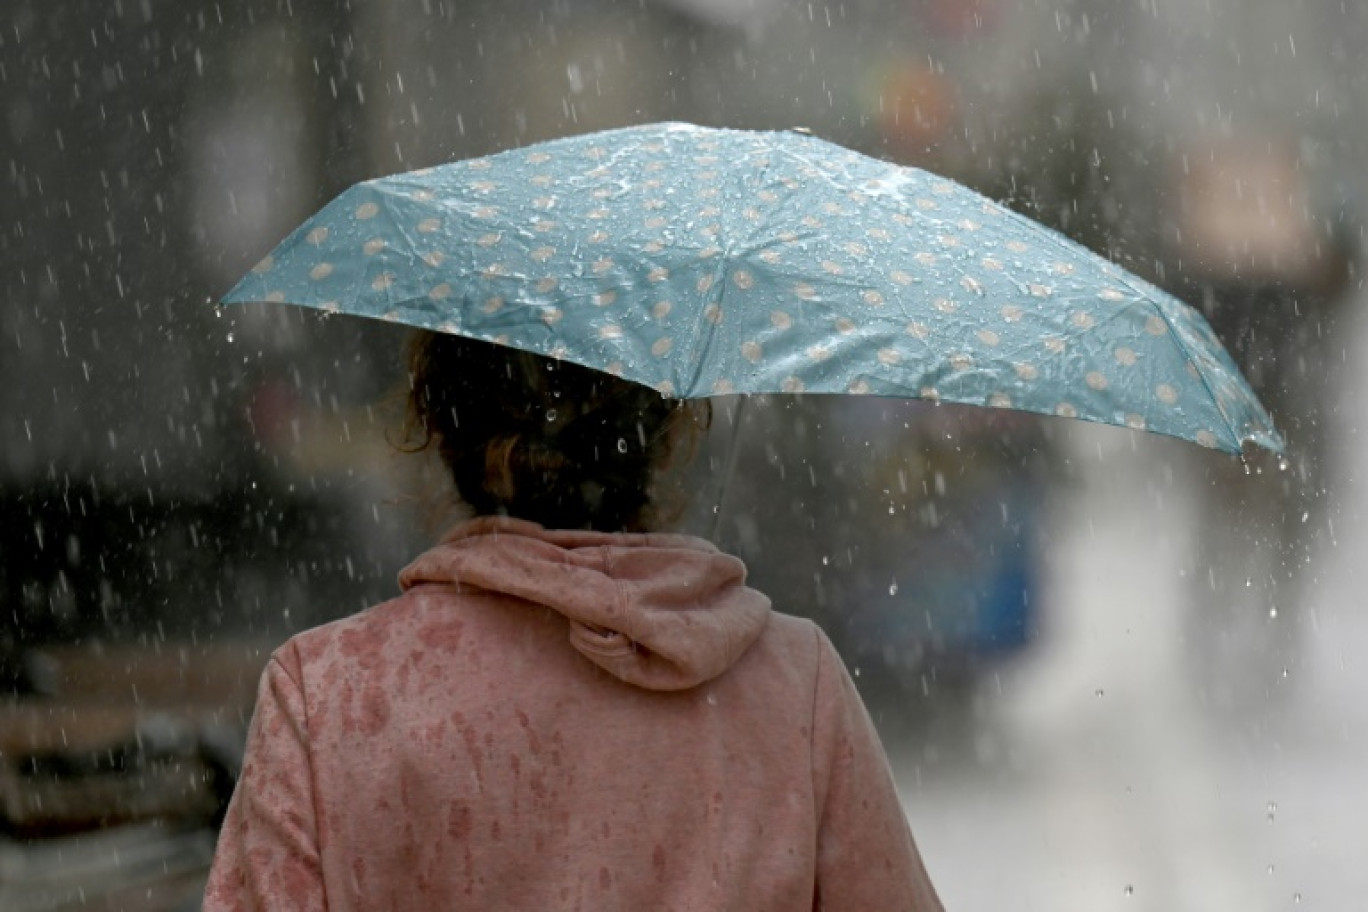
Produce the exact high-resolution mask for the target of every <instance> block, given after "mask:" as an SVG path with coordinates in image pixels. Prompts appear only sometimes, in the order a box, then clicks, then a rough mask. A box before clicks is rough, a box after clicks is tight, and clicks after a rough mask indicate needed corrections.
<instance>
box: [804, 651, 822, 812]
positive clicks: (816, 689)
mask: <svg viewBox="0 0 1368 912" xmlns="http://www.w3.org/2000/svg"><path fill="white" fill-rule="evenodd" d="M812 640H813V644H814V645H815V646H816V647H817V673H816V674H815V675H813V676H812V678H813V682H812V715H811V718H810V719H809V721H808V778H809V779H810V780H811V781H812V793H813V794H812V797H813V805H814V806H813V811H814V812H815V813H816V816H817V819H818V821H819V823H818V826H819V827H820V820H821V813H822V809H821V808H820V807H817V806H816V803H817V800H816V799H817V703H818V700H819V699H820V696H821V693H822V665H823V662H822V658H823V653H824V652H825V650H823V649H822V631H821V628H819V627H818V626H817V625H816V624H813V625H812ZM822 797H823V803H825V798H826V796H825V794H824V795H823V796H822Z"/></svg>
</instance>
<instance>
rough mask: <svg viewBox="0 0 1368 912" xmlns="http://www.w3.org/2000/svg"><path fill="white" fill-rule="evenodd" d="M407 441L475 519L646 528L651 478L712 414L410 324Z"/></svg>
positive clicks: (613, 380)
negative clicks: (439, 466)
mask: <svg viewBox="0 0 1368 912" xmlns="http://www.w3.org/2000/svg"><path fill="white" fill-rule="evenodd" d="M408 362H409V381H410V389H409V397H408V422H407V439H408V440H409V441H410V443H411V446H410V449H412V450H414V451H417V450H423V449H426V448H428V447H429V446H434V445H435V447H436V450H437V453H438V455H440V456H441V459H442V462H443V463H444V464H445V466H446V468H447V470H448V471H449V472H450V474H451V479H452V481H453V482H455V485H456V492H457V494H458V495H459V496H460V498H461V500H463V501H465V503H466V504H467V505H469V506H470V508H471V509H472V510H474V512H475V514H476V515H479V516H486V515H509V516H515V517H517V518H519V519H526V520H531V521H532V522H536V523H539V524H541V525H542V526H545V527H547V528H554V529H583V528H588V529H598V530H601V531H606V532H617V531H629V532H641V531H650V530H652V529H654V528H655V527H657V525H658V524H660V523H662V522H663V521H664V520H665V519H667V518H668V517H666V516H664V515H663V514H662V511H661V510H659V509H658V506H659V505H658V504H657V503H656V502H655V501H656V500H658V499H659V498H657V497H656V496H655V494H656V492H655V491H654V490H653V484H652V482H653V481H654V479H655V477H656V475H657V473H658V472H659V471H661V470H663V469H664V468H665V467H666V466H667V465H669V463H670V462H671V460H672V457H673V456H675V455H676V451H677V450H681V449H682V450H683V451H685V452H687V453H688V454H689V455H692V450H693V446H694V444H695V443H696V441H697V438H698V436H699V434H700V432H701V431H703V430H704V429H706V428H707V426H708V423H709V421H710V419H711V414H712V412H711V408H710V406H709V405H708V403H707V402H684V401H680V400H673V399H666V398H664V397H663V396H661V395H660V393H658V392H656V391H655V390H653V389H650V388H649V387H646V386H642V385H640V384H637V383H632V382H630V381H627V380H622V379H619V378H617V377H614V376H612V375H610V374H606V373H602V372H600V371H596V370H592V369H590V368H586V367H581V366H580V365H578V364H574V363H572V362H569V361H556V360H553V359H551V358H546V357H543V356H541V355H536V354H532V353H531V352H525V351H520V350H518V349H512V348H507V347H504V346H500V345H494V344H493V343H490V342H482V341H479V340H476V339H467V338H464V337H461V336H454V335H448V334H442V333H433V332H428V331H426V330H420V331H418V332H416V333H415V334H414V336H413V337H412V339H411V340H410V343H409V355H408Z"/></svg>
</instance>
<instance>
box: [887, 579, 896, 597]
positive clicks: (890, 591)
mask: <svg viewBox="0 0 1368 912" xmlns="http://www.w3.org/2000/svg"><path fill="white" fill-rule="evenodd" d="M888 594H889V595H897V594H898V581H897V580H894V581H893V582H891V583H889V585H888Z"/></svg>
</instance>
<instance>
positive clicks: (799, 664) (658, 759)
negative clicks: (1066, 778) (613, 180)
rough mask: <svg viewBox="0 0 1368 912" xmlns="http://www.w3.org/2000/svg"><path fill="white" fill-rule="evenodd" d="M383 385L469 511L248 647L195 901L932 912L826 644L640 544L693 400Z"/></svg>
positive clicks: (471, 378) (513, 364)
mask: <svg viewBox="0 0 1368 912" xmlns="http://www.w3.org/2000/svg"><path fill="white" fill-rule="evenodd" d="M410 367H411V372H412V373H411V376H412V393H411V396H410V417H411V420H412V425H411V426H412V427H414V428H416V429H417V431H418V434H419V441H420V445H421V446H426V445H428V444H429V443H431V444H434V445H435V446H436V448H437V451H438V453H439V454H440V455H441V458H442V460H443V462H444V463H445V465H446V467H447V468H448V469H449V471H450V473H451V476H452V479H453V481H454V482H455V485H456V490H457V492H458V494H459V495H460V497H461V499H462V500H463V501H464V502H465V503H466V504H467V505H468V506H469V507H470V508H471V509H472V511H473V512H474V513H475V518H474V519H472V520H470V521H469V522H467V523H465V524H463V525H460V526H457V527H456V528H455V529H454V530H452V531H451V532H450V533H448V534H447V536H446V537H445V538H444V539H443V541H442V542H441V543H440V544H439V545H437V547H435V548H433V549H432V550H431V551H428V552H427V553H426V554H424V555H422V556H421V557H419V558H418V559H417V560H416V561H415V562H414V563H412V564H411V565H410V566H409V567H408V568H406V569H405V570H404V571H403V573H402V574H401V575H400V585H401V587H402V589H403V594H402V595H401V596H400V597H399V598H397V599H395V600H393V601H390V602H387V603H385V604H383V605H379V606H376V607H374V608H371V609H369V610H368V611H365V612H362V613H361V614H359V615H357V616H355V617H352V618H348V619H346V620H343V621H339V622H336V623H333V624H329V625H327V626H324V627H320V628H318V629H315V630H311V631H308V632H305V633H302V634H300V635H298V636H296V637H294V638H293V639H292V640H290V641H289V642H288V643H286V644H285V645H284V646H283V647H281V648H280V649H279V650H278V651H277V652H276V653H275V655H274V656H273V658H272V659H271V661H270V664H269V665H268V667H267V669H266V672H265V674H264V676H263V679H262V683H261V689H260V693H259V697H258V702H257V708H256V713H255V715H254V717H253V722H252V731H251V735H250V739H249V742H248V749H247V760H246V763H245V767H244V770H243V774H242V779H241V781H240V782H239V784H238V788H237V792H236V794H235V796H234V798H233V802H232V805H231V807H230V808H229V811H228V816H227V819H226V820H225V822H224V826H223V831H222V835H221V838H220V842H219V848H218V854H217V856H216V858H215V860H214V866H213V870H212V872H211V875H210V879H209V886H208V891H207V895H206V901H205V907H204V908H205V909H206V910H210V912H213V910H221V909H284V908H289V909H323V908H328V909H333V910H347V909H401V908H413V909H418V908H422V909H428V908H432V909H482V910H483V909H535V910H546V909H586V910H589V909H592V910H612V909H621V910H634V912H635V910H642V909H674V910H720V909H735V910H745V912H762V910H794V909H829V910H836V909H850V910H861V912H865V910H878V912H893V910H935V909H940V904H939V902H938V900H937V899H936V896H935V893H934V891H933V890H932V887H931V885H930V882H929V881H928V879H927V876H926V873H925V871H924V870H923V867H922V864H921V860H920V858H919V857H918V854H917V850H916V848H915V846H914V844H913V841H912V837H911V834H910V832H909V830H908V827H907V823H906V821H905V819H904V817H903V814H902V810H901V806H900V804H899V802H898V797H897V794H896V793H895V791H894V788H893V784H892V780H891V777H890V775H889V770H888V764H887V761H886V760H885V758H884V755H883V752H882V749H881V748H880V746H879V742H878V739H877V736H876V735H875V733H874V730H873V728H872V726H871V724H870V722H869V719H868V716H867V715H866V713H865V711H864V708H863V707H862V706H861V704H860V701H859V698H858V696H857V695H856V693H855V690H854V687H853V686H852V684H851V681H850V678H849V676H848V675H847V673H846V671H845V668H844V667H843V665H842V664H841V661H840V659H839V658H838V657H837V655H836V653H835V651H834V650H833V649H832V647H831V645H830V643H829V642H828V641H827V639H826V637H825V636H823V634H822V633H821V632H820V631H819V630H818V629H817V628H816V627H815V626H814V625H812V624H811V623H810V622H807V621H803V620H798V619H796V618H792V617H787V616H785V615H782V614H778V613H774V612H772V611H771V610H770V605H769V600H768V599H766V598H765V597H764V596H763V595H761V594H760V593H759V592H756V591H755V590H753V589H750V588H747V587H746V585H745V567H744V566H743V565H742V564H741V562H740V561H739V560H737V559H736V558H734V557H730V556H728V555H725V554H722V553H720V552H719V551H717V550H716V549H715V548H714V547H713V546H712V545H710V544H708V543H707V542H704V541H701V540H698V539H694V538H689V537H685V536H679V535H665V534H659V533H657V532H654V531H653V530H654V529H655V528H656V527H657V526H658V525H659V523H660V522H661V504H659V503H655V502H654V501H653V497H652V495H653V493H654V492H653V488H652V479H653V478H654V477H656V475H657V473H658V472H660V471H661V470H663V469H664V468H666V466H667V465H668V463H669V462H670V460H671V457H673V456H675V455H677V454H678V453H679V452H681V451H683V450H686V449H687V448H689V447H690V445H691V443H692V440H691V439H690V438H691V437H692V436H693V435H694V434H696V433H697V432H698V431H699V430H700V429H701V428H702V427H703V426H705V424H706V407H704V409H703V410H700V408H699V407H698V406H684V405H680V404H678V403H675V402H672V401H670V400H666V399H662V398H661V397H660V396H659V395H658V394H657V393H655V392H654V391H651V390H648V389H646V388H645V387H641V386H637V385H635V384H631V383H626V382H624V381H620V380H617V379H615V378H613V377H611V376H608V375H605V374H600V373H597V372H593V371H590V370H587V369H585V368H581V367H577V366H575V365H572V364H569V363H556V362H552V361H549V360H547V359H543V358H539V357H537V356H534V355H529V354H525V353H521V352H516V351H513V350H509V349H504V348H499V347H495V346H492V345H489V344H486V343H482V342H475V341H471V340H467V339H461V338H458V337H454V336H445V335H433V334H421V335H420V336H419V337H418V338H417V340H416V344H415V345H414V347H413V349H412V353H411V363H410ZM658 499H659V498H655V500H658Z"/></svg>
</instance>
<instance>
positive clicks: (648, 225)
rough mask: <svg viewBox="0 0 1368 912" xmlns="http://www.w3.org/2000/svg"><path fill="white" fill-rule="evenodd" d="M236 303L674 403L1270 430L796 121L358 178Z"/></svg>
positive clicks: (1230, 395)
mask: <svg viewBox="0 0 1368 912" xmlns="http://www.w3.org/2000/svg"><path fill="white" fill-rule="evenodd" d="M246 301H280V302H288V303H292V304H297V305H304V306H309V307H315V308H320V309H322V310H324V311H330V312H339V311H340V312H346V313H351V314H360V315H364V316H369V317H376V318H379V319H383V320H390V321H398V322H401V323H405V324H409V325H413V326H418V327H425V328H428V329H433V330H438V331H442V332H451V333H458V334H462V335H465V336H470V337H473V338H479V339H485V340H489V341H492V342H496V343H499V344H503V345H509V346H513V347H516V348H521V349H526V350H529V351H533V352H538V353H541V354H545V355H549V356H551V357H555V358H562V359H568V360H571V361H574V362H576V363H579V364H583V365H586V366H589V367H593V368H597V369H601V370H605V371H609V372H612V373H614V374H617V375H619V376H622V377H625V378H627V379H629V380H634V381H637V382H639V383H643V384H646V385H649V386H653V387H655V388H657V389H659V390H660V392H661V393H662V394H663V395H667V396H674V397H680V398H694V397H701V396H711V395H720V394H728V393H799V392H806V393H841V394H865V395H878V396H898V397H912V398H922V399H930V400H934V401H944V402H958V403H967V404H973V405H980V406H987V407H992V408H1010V409H1017V410H1021V411H1027V412H1037V413H1042V414H1050V415H1062V416H1065V417H1072V418H1082V419H1087V420H1091V421H1098V422H1105V423H1108V424H1114V425H1120V426H1125V427H1131V428H1143V429H1146V430H1149V431H1153V432H1156V433H1160V434H1167V435H1172V436H1176V437H1181V438H1185V439H1188V440H1194V441H1196V442H1197V443H1200V444H1202V445H1204V446H1208V447H1212V448H1217V449H1222V450H1225V451H1228V452H1232V453H1238V452H1240V450H1241V445H1242V443H1244V442H1245V441H1252V442H1254V443H1256V444H1259V445H1262V446H1264V447H1267V448H1269V449H1272V450H1274V451H1281V449H1282V440H1281V438H1280V437H1279V435H1278V433H1277V432H1276V431H1275V430H1274V428H1273V425H1272V422H1271V420H1270V418H1269V416H1268V414H1267V412H1266V411H1265V410H1264V409H1263V407H1262V406H1261V405H1260V404H1259V402H1258V400H1257V399H1256V397H1255V396H1254V394H1253V392H1252V391H1251V390H1250V389H1249V387H1248V385H1247V384H1246V383H1245V381H1244V379H1243V378H1242V377H1241V376H1240V373H1239V370H1238V369H1237V368H1236V367H1235V365H1234V363H1233V362H1232V361H1231V359H1230V357H1229V356H1228V355H1227V354H1226V352H1225V351H1224V349H1222V348H1221V346H1220V344H1219V342H1217V340H1216V338H1215V336H1214V335H1213V334H1212V332H1211V330H1210V328H1209V327H1208V326H1207V324H1206V322H1205V320H1203V319H1202V317H1201V316H1200V315H1199V314H1198V313H1197V312H1196V311H1194V310H1193V309H1191V308H1190V307H1188V306H1187V305H1185V304H1183V303H1182V302H1180V301H1178V300H1177V299H1175V298H1173V297H1171V296H1170V295H1168V294H1166V293H1165V292H1163V291H1161V290H1160V289H1158V288H1156V287H1155V286H1153V285H1151V284H1149V283H1147V282H1145V281H1144V280H1142V279H1140V278H1139V277H1137V276H1135V275H1132V274H1130V273H1128V272H1126V271H1125V270H1123V269H1120V268H1119V267H1117V266H1115V265H1114V264H1112V263H1111V262H1109V261H1107V260H1105V259H1103V258H1101V257H1099V256H1097V255H1095V254H1093V253H1091V252H1090V251H1088V250H1086V249H1085V248H1083V247H1081V246H1079V245H1077V244H1075V243H1073V242H1071V241H1069V240H1068V239H1066V238H1064V237H1063V236H1061V235H1059V234H1058V233H1056V232H1054V231H1052V230H1050V229H1048V228H1045V227H1043V226H1041V225H1039V224H1037V223H1035V222H1033V221H1031V220H1029V219H1027V218H1024V217H1022V216H1020V215H1017V214H1016V213H1013V212H1011V211H1010V210H1008V209H1006V208H1005V207H1003V206H1001V205H999V204H998V203H995V202H993V201H991V200H989V199H987V198H985V197H983V196H980V195H979V194H977V193H975V192H973V191H971V190H969V189H966V188H965V187H963V186H960V185H959V184H956V183H954V182H952V181H950V180H947V179H944V178H941V177H938V176H936V175H933V174H930V173H927V172H924V171H920V170H917V169H914V168H908V167H901V166H898V165H893V164H889V163H886V162H881V161H877V160H875V159H871V158H868V157H866V156H864V155H860V154H858V153H856V152H853V151H850V150H848V149H845V148H842V147H840V146H837V145H833V144H831V143H827V142H824V141H822V140H820V139H817V138H815V137H813V136H810V135H808V134H806V133H805V132H802V131H787V132H751V131H741V130H723V129H710V128H704V127H697V126H692V125H689V124H679V123H665V124H653V125H647V126H638V127H629V128H625V129H620V130H612V131H606V132H601V133H593V134H587V135H583V136H576V137H571V138H567V139H560V140H555V141H552V142H547V143H542V144H539V145H535V146H530V147H528V148H524V149H516V150H512V151H507V152H502V153H499V154H495V155H490V156H488V157H484V158H477V159H473V160H468V161H459V162H454V163H451V164H447V165H442V166H439V167H435V168H426V169H422V170H419V171H413V172H409V173H404V174H398V175H394V176H391V177H386V178H380V179H377V180H372V181H367V182H364V183H361V184H358V185H356V186H354V187H352V188H351V189H349V190H347V191H345V192H344V193H343V194H341V195H340V196H339V197H338V198H337V199H335V200H334V201H333V202H331V203H329V204H328V205H327V206H326V207H324V208H323V209H322V210H321V211H320V212H319V213H318V214H317V215H316V216H314V217H313V218H312V219H310V220H309V221H307V222H305V223H304V224H303V225H302V226H300V227H299V228H298V229H297V230H296V231H294V232H293V233H292V234H291V235H290V236H289V237H288V238H286V239H285V240H284V241H283V242H282V243H281V244H280V245H279V246H278V247H277V248H276V249H275V250H274V251H273V252H272V253H271V254H270V255H269V256H267V257H266V258H265V259H263V260H262V261H261V262H260V263H259V264H258V265H257V266H256V267H254V268H253V269H252V271H251V273H250V274H248V275H247V276H246V277H245V278H243V280H242V281H241V282H240V283H239V284H238V285H237V286H236V287H235V288H233V290H232V291H231V292H230V293H229V294H228V295H227V296H226V297H225V299H224V303H232V302H246Z"/></svg>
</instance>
